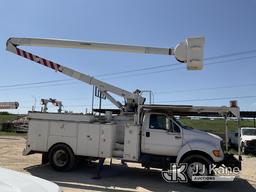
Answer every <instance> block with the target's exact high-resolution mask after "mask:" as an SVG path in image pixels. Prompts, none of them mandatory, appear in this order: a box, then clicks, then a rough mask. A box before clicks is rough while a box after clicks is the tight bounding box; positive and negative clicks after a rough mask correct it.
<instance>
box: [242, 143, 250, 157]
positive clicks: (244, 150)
mask: <svg viewBox="0 0 256 192" xmlns="http://www.w3.org/2000/svg"><path fill="white" fill-rule="evenodd" d="M241 152H242V154H245V155H246V154H248V151H247V149H246V147H245V145H244V143H242V144H241Z"/></svg>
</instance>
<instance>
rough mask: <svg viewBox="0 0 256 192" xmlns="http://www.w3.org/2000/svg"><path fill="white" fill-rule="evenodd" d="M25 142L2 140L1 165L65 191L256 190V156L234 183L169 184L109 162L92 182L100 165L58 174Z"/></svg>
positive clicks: (155, 172) (142, 171) (154, 172)
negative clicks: (27, 149) (30, 151)
mask: <svg viewBox="0 0 256 192" xmlns="http://www.w3.org/2000/svg"><path fill="white" fill-rule="evenodd" d="M24 146H25V139H24V138H22V137H13V136H12V137H11V136H8V137H7V136H1V137H0V149H1V151H0V166H1V167H6V168H10V169H13V170H17V171H22V172H26V173H28V174H32V175H34V176H38V177H41V178H44V179H47V180H50V181H53V182H55V183H57V184H58V185H60V186H61V187H62V188H63V190H64V192H78V191H79V192H80V191H83V192H84V191H109V192H112V191H113V192H114V191H120V192H124V191H166V192H174V191H175V192H182V191H192V192H196V191H199V192H200V191H204V192H205V191H207V192H211V191H219V192H228V191H230V192H231V191H232V192H236V191H237V192H241V191H243V192H251V191H256V157H243V165H242V166H243V169H242V172H241V173H240V178H237V179H236V180H235V181H234V182H214V183H211V184H209V185H207V186H204V187H203V188H201V189H199V188H194V187H191V186H189V185H187V184H174V183H166V182H165V181H164V180H163V179H162V177H161V173H160V171H158V170H150V171H148V170H145V169H143V168H141V167H140V166H139V165H138V164H128V166H129V168H128V167H126V166H124V165H121V164H120V162H119V161H113V164H112V165H111V166H110V163H109V161H107V162H105V166H104V169H103V172H102V179H100V180H93V179H91V178H92V177H93V175H94V174H95V167H96V166H97V164H91V165H86V164H83V165H80V166H79V167H78V168H77V169H76V170H74V171H72V172H67V173H60V172H56V171H54V170H52V169H51V167H50V166H48V165H45V166H42V165H40V162H41V155H38V154H36V155H30V156H25V157H24V156H22V150H23V148H24Z"/></svg>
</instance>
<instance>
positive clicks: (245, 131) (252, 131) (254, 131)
mask: <svg viewBox="0 0 256 192" xmlns="http://www.w3.org/2000/svg"><path fill="white" fill-rule="evenodd" d="M242 131H243V135H256V129H242Z"/></svg>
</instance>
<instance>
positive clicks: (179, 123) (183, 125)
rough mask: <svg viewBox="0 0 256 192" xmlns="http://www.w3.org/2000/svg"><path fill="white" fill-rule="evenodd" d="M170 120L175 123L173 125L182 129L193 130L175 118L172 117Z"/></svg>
mask: <svg viewBox="0 0 256 192" xmlns="http://www.w3.org/2000/svg"><path fill="white" fill-rule="evenodd" d="M172 119H173V121H175V123H177V124H178V125H179V126H180V127H181V128H183V129H193V128H192V127H189V126H187V125H185V124H183V123H182V122H181V121H179V120H178V119H176V118H175V117H172Z"/></svg>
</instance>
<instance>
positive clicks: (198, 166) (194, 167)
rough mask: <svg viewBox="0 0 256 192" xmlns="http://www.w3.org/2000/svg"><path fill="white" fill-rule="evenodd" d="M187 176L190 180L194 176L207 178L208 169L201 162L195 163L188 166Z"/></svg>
mask: <svg viewBox="0 0 256 192" xmlns="http://www.w3.org/2000/svg"><path fill="white" fill-rule="evenodd" d="M197 171H198V172H197ZM195 172H197V173H195ZM187 174H188V177H189V178H190V179H192V176H207V175H208V168H207V167H206V165H205V164H203V163H201V162H193V163H190V164H189V165H188V168H187Z"/></svg>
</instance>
